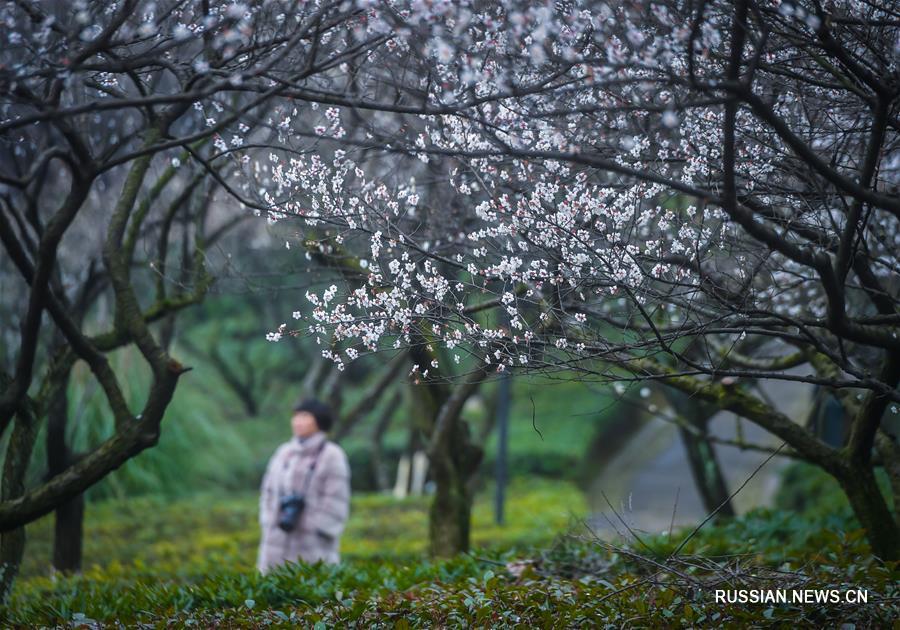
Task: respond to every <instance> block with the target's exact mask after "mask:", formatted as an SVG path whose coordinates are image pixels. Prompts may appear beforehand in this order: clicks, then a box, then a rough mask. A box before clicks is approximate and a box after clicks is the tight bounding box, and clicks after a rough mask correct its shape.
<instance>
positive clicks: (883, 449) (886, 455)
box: [875, 428, 900, 527]
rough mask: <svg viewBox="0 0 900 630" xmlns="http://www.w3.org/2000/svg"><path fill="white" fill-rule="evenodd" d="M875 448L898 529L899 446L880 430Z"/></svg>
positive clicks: (891, 436)
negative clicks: (885, 475)
mask: <svg viewBox="0 0 900 630" xmlns="http://www.w3.org/2000/svg"><path fill="white" fill-rule="evenodd" d="M875 448H876V449H877V450H878V455H879V457H881V461H882V463H883V465H884V471H885V472H886V473H887V476H888V480H889V481H890V482H891V494H892V495H893V498H894V522H895V523H897V526H898V527H900V446H898V444H897V438H895V437H894V436H893V435H891V434H890V433H888V432H887V431H886V430H885V429H883V428H882V430H881V431H879V432H878V435H876V436H875Z"/></svg>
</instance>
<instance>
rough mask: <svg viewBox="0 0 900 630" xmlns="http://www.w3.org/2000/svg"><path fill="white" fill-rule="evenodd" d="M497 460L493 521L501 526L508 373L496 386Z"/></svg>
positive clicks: (504, 483) (508, 391)
mask: <svg viewBox="0 0 900 630" xmlns="http://www.w3.org/2000/svg"><path fill="white" fill-rule="evenodd" d="M497 388H498V389H497V460H496V462H495V469H494V478H495V481H496V493H495V495H494V520H495V521H496V523H497V524H498V525H502V524H503V504H504V501H505V500H506V482H507V477H508V474H507V468H506V451H507V441H508V440H507V438H508V434H509V406H510V398H511V397H512V396H511V393H512V379H511V378H510V375H509V372H504V373H503V375H502V376H501V377H500V382H499V383H498V384H497Z"/></svg>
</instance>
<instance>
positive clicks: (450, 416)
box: [411, 348, 485, 557]
mask: <svg viewBox="0 0 900 630" xmlns="http://www.w3.org/2000/svg"><path fill="white" fill-rule="evenodd" d="M411 354H412V356H413V359H414V361H416V362H417V363H419V364H420V365H428V364H429V363H430V362H431V359H432V357H431V356H430V354H428V353H426V352H425V351H424V350H423V349H422V348H417V349H415V350H413V351H412V352H411ZM484 370H485V368H482V369H479V370H475V371H473V372H471V373H470V374H469V375H468V377H467V378H466V379H465V380H462V381H459V382H457V383H456V384H454V385H453V386H452V387H451V386H449V385H448V384H447V383H446V382H442V381H438V380H437V379H426V380H423V381H421V383H419V384H416V385H414V386H413V396H412V399H413V405H412V408H413V413H414V415H415V416H417V417H418V418H420V419H421V420H420V422H419V425H420V426H421V428H422V432H423V433H424V434H425V435H426V440H427V446H426V451H427V453H428V457H429V460H430V462H431V476H432V479H433V480H434V484H435V492H434V499H433V500H432V504H431V509H430V512H429V526H428V535H429V550H430V552H431V555H433V556H435V557H448V556H453V555H455V554H458V553H462V552H465V551H468V549H469V542H470V536H469V534H470V527H471V516H472V490H471V489H472V483H471V481H472V479H473V478H474V476H475V474H476V472H477V471H478V465H479V464H480V463H481V458H482V455H483V451H482V449H481V447H480V446H478V445H477V444H475V443H474V442H473V440H472V437H471V433H470V431H469V426H468V424H467V423H466V422H465V421H464V420H463V419H462V409H463V405H464V404H465V402H466V401H467V400H468V399H469V397H470V396H472V394H474V393H475V392H476V391H477V390H478V388H479V386H480V385H481V383H482V382H483V380H484V377H485V371H484Z"/></svg>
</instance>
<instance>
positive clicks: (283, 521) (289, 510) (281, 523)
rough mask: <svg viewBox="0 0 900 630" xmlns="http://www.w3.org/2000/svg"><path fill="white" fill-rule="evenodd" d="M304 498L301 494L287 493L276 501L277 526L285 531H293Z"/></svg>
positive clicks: (301, 509) (304, 500)
mask: <svg viewBox="0 0 900 630" xmlns="http://www.w3.org/2000/svg"><path fill="white" fill-rule="evenodd" d="M305 504H306V499H304V498H303V495H302V494H289V495H286V496H283V497H281V499H279V501H278V527H280V528H281V529H283V530H284V531H286V532H290V531H293V530H294V528H295V527H297V521H298V520H299V519H300V513H301V512H302V511H303V506H304V505H305Z"/></svg>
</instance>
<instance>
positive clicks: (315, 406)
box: [294, 398, 334, 432]
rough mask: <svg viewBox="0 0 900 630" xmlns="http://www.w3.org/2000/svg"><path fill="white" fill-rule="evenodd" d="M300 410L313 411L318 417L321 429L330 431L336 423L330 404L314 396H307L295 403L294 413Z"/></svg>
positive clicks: (317, 423) (315, 416) (317, 421)
mask: <svg viewBox="0 0 900 630" xmlns="http://www.w3.org/2000/svg"><path fill="white" fill-rule="evenodd" d="M298 411H305V412H306V413H311V414H312V415H313V417H314V418H315V419H316V425H317V426H318V427H319V430H320V431H325V432H328V431H330V430H331V427H332V425H333V424H334V417H333V416H332V415H331V409H330V408H329V407H328V405H326V404H325V403H323V402H321V401H319V400H316V399H314V398H307V399H306V400H302V401H300V402H298V403H297V404H296V405H294V413H297V412H298Z"/></svg>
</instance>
